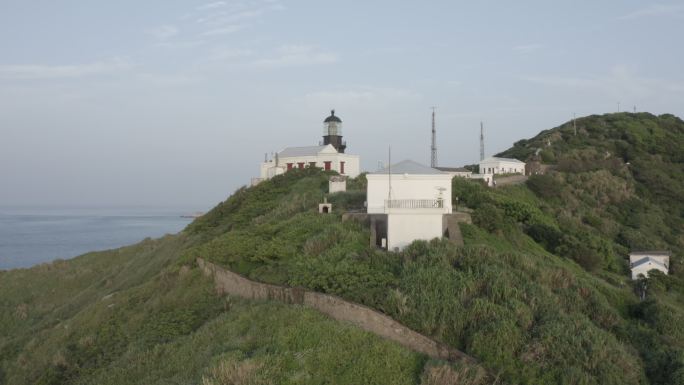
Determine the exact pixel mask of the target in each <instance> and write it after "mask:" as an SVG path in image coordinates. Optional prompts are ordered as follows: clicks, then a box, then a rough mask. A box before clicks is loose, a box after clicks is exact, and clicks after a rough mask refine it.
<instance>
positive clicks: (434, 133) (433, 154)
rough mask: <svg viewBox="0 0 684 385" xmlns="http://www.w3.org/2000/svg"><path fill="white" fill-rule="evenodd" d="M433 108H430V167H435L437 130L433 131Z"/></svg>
mask: <svg viewBox="0 0 684 385" xmlns="http://www.w3.org/2000/svg"><path fill="white" fill-rule="evenodd" d="M435 108H436V107H432V146H431V147H430V167H432V168H434V167H437V130H436V129H435Z"/></svg>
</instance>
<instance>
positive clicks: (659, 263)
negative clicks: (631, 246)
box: [629, 251, 670, 280]
mask: <svg viewBox="0 0 684 385" xmlns="http://www.w3.org/2000/svg"><path fill="white" fill-rule="evenodd" d="M629 267H630V268H631V269H632V279H634V280H635V279H638V278H639V275H643V276H644V277H646V278H648V272H649V271H651V270H660V271H662V272H663V273H664V274H667V273H668V270H669V268H670V253H669V252H667V251H634V252H631V253H629Z"/></svg>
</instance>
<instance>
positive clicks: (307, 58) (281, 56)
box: [255, 45, 338, 68]
mask: <svg viewBox="0 0 684 385" xmlns="http://www.w3.org/2000/svg"><path fill="white" fill-rule="evenodd" d="M277 54H278V56H277V57H274V58H267V59H260V60H257V61H256V62H255V64H256V65H258V66H260V67H267V68H278V67H299V66H310V65H318V64H331V63H335V62H337V61H338V56H337V54H336V53H333V52H325V51H321V50H320V49H319V48H318V47H316V46H312V45H284V46H281V47H280V48H278V50H277Z"/></svg>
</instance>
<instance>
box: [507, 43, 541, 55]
mask: <svg viewBox="0 0 684 385" xmlns="http://www.w3.org/2000/svg"><path fill="white" fill-rule="evenodd" d="M542 47H543V45H541V44H536V43H535V44H522V45H516V46H514V47H512V50H513V51H515V52H517V53H521V54H527V53H532V52H535V51H538V50H540V49H541V48H542Z"/></svg>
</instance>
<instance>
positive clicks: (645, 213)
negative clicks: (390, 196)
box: [0, 114, 684, 385]
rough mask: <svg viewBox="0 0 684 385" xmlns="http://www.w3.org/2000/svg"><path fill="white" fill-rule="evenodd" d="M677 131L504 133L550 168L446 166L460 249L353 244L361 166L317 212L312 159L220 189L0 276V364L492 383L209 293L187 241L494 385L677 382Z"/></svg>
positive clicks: (593, 123) (23, 370) (30, 370)
mask: <svg viewBox="0 0 684 385" xmlns="http://www.w3.org/2000/svg"><path fill="white" fill-rule="evenodd" d="M570 130H572V131H570ZM682 140H684V123H683V122H682V121H681V120H679V119H677V118H675V117H672V116H669V115H668V116H661V117H654V116H652V115H648V114H636V115H634V114H610V115H604V116H599V117H588V118H583V119H580V120H579V121H578V134H577V135H575V134H574V130H573V129H572V127H571V126H568V125H567V124H566V125H563V126H561V127H559V128H557V129H553V130H549V131H546V132H543V133H541V134H540V135H539V136H538V137H536V138H533V139H530V140H527V141H521V142H518V143H516V145H515V146H514V147H513V148H512V149H511V150H509V151H507V152H506V153H504V154H503V155H506V156H516V157H519V158H521V159H528V158H529V159H536V158H535V157H539V159H541V160H543V161H545V162H546V163H551V164H552V165H553V166H554V168H555V170H554V171H552V172H549V173H547V174H546V175H541V176H534V177H532V178H530V180H529V181H528V183H527V184H525V185H519V186H508V187H504V188H499V189H488V188H485V187H484V186H482V185H479V184H477V183H475V182H472V181H466V180H461V179H458V178H457V179H455V180H454V182H453V194H454V201H456V199H455V198H458V202H459V204H462V205H467V206H468V207H470V208H472V209H473V210H474V212H473V219H474V224H473V225H463V226H462V232H463V235H464V240H465V243H466V245H465V247H456V246H454V245H452V244H450V243H449V242H447V241H443V240H442V241H438V240H434V241H431V242H424V241H419V242H414V243H413V244H412V245H411V246H410V247H408V248H407V249H406V250H404V251H403V252H400V253H387V252H383V251H379V250H376V249H373V248H370V247H369V246H368V237H369V233H368V229H367V228H365V227H364V226H363V225H361V224H359V223H356V222H353V221H348V222H342V221H341V214H340V213H341V212H343V211H344V210H346V209H360V208H362V207H363V201H364V194H363V189H364V186H365V178H364V177H363V176H361V177H359V178H357V179H356V180H352V181H350V183H349V187H350V190H351V191H348V192H346V193H341V194H335V195H333V196H331V197H329V200H330V201H331V202H332V203H333V204H334V210H333V214H332V215H319V214H317V213H316V207H317V203H319V202H320V201H321V200H322V198H323V196H324V194H325V193H326V190H327V180H328V177H329V176H330V174H329V173H325V172H321V171H318V170H310V169H305V170H293V171H291V172H288V173H287V174H285V175H281V176H278V177H275V178H273V179H272V180H269V181H266V182H264V183H261V184H259V185H258V186H255V187H251V188H243V189H240V190H238V191H237V192H236V193H235V194H233V195H232V196H231V197H230V198H229V199H228V200H226V201H225V202H223V203H221V204H219V205H218V206H217V207H216V208H214V209H213V210H212V211H210V212H209V213H207V214H206V215H205V216H203V217H202V218H199V219H198V220H196V221H195V222H193V223H192V224H191V225H190V226H189V227H188V228H187V229H186V230H185V231H184V232H183V233H182V234H181V235H179V236H173V237H167V238H164V239H162V240H158V241H146V242H143V243H141V244H139V245H136V246H133V247H129V248H123V249H121V250H115V251H111V252H105V253H95V254H91V255H86V256H84V257H81V258H77V259H75V260H73V261H68V262H59V263H55V264H52V265H45V266H40V267H36V268H34V269H30V270H23V271H22V270H19V271H11V272H0V322H2V324H3V325H4V324H7V325H9V327H8V328H7V329H6V330H2V331H0V362H1V364H0V368H2V369H1V371H0V379H4V380H5V381H6V382H8V383H19V384H21V383H32V384H33V383H39V384H56V383H112V384H113V383H131V382H132V383H137V382H139V380H141V379H144V380H145V381H144V382H145V383H148V382H151V383H155V382H154V381H158V383H168V382H174V381H175V382H180V383H200V382H202V383H204V384H212V385H213V384H223V383H254V384H261V383H293V384H294V383H331V382H332V383H352V382H363V383H378V384H380V383H423V384H437V383H449V382H450V381H451V383H463V384H481V383H486V382H487V381H490V380H491V379H489V378H487V377H486V376H484V375H483V374H482V372H480V371H478V370H477V368H472V367H448V366H444V365H438V364H437V363H428V364H427V365H426V363H425V359H424V358H423V357H421V356H418V355H415V354H413V353H410V352H408V351H406V350H404V349H401V348H399V347H397V346H396V345H393V344H390V343H388V342H386V341H381V340H379V339H377V338H375V337H373V336H372V335H369V334H367V333H362V332H360V331H358V330H356V329H353V328H348V327H343V326H340V324H338V323H334V322H331V321H329V320H327V319H325V318H323V317H321V316H319V315H317V314H315V313H312V312H310V311H307V310H305V309H302V308H297V307H294V308H290V307H285V306H281V305H276V304H268V303H257V304H255V303H248V302H242V301H230V302H226V301H225V300H224V299H221V298H219V297H216V296H215V295H214V294H213V292H212V290H211V286H210V283H209V282H208V281H207V280H206V279H203V278H202V277H200V275H199V273H198V272H197V270H196V269H194V268H190V266H193V263H194V262H193V261H194V259H195V258H196V257H198V256H201V257H204V258H207V259H209V260H211V261H213V262H216V263H219V264H221V265H224V266H226V267H228V268H230V269H231V270H234V271H237V272H239V273H241V274H244V275H246V276H248V277H250V278H252V279H255V280H260V281H264V282H269V283H276V284H285V285H292V286H303V287H306V288H309V289H313V290H318V291H321V292H326V293H331V294H335V295H339V296H341V297H344V298H347V299H349V300H352V301H355V302H359V303H363V304H365V305H368V306H370V307H373V308H375V309H378V310H380V311H383V312H385V313H386V314H388V315H390V316H392V317H393V318H395V319H397V320H399V321H400V322H402V323H404V324H406V325H408V326H409V327H411V328H413V329H414V330H417V331H419V332H422V333H424V334H426V335H430V336H432V337H433V338H435V339H437V340H440V341H442V342H444V343H446V344H449V345H451V346H453V347H456V348H458V349H461V350H464V351H466V352H467V353H469V354H471V355H473V356H475V357H477V358H479V359H480V360H482V362H483V364H484V365H485V366H486V367H487V368H489V369H490V370H492V371H493V372H494V373H496V374H497V375H498V376H499V378H500V380H502V381H504V382H507V383H519V384H540V383H544V384H556V383H557V384H616V385H617V384H620V385H622V384H684V326H682V325H684V304H683V302H682V301H683V298H684V297H683V296H684V290H683V289H682V288H683V287H684V285H683V284H682V268H681V266H682V264H681V263H680V259H679V258H680V257H681V252H682V245H683V242H684V237H682V233H683V232H684V225H683V224H682V216H681V215H679V216H678V215H677V213H681V208H682V202H684V200H683V199H681V198H682V197H681V193H682V191H684V188H681V189H680V187H682V186H681V185H680V184H678V183H682V182H681V180H682V179H679V176H680V174H681V173H683V172H684V170H682V167H681V164H682V162H681V161H682V158H681V156H683V155H682V154H681V153H680V152H679V151H678V150H681V148H684V144H682ZM680 144H682V145H680ZM654 166H657V171H655V172H653V173H649V172H647V171H648V169H649V168H650V167H654ZM669 182H672V184H667V183H669ZM663 184H666V185H665V186H663ZM654 185H657V186H655V187H654ZM652 247H653V248H669V249H671V250H673V252H674V253H675V258H674V260H673V262H672V271H673V273H674V274H673V275H671V276H662V275H654V276H653V277H652V278H649V279H648V280H643V281H639V282H637V283H636V284H633V283H632V282H631V280H629V278H628V275H627V272H628V267H627V264H626V261H625V255H626V253H627V252H628V251H629V250H630V249H632V248H652ZM644 288H647V292H646V293H647V296H646V297H647V299H646V300H645V301H641V300H639V296H638V295H637V294H640V293H643V290H644ZM214 337H215V338H214ZM360 352H363V354H360ZM356 370H358V371H360V373H361V374H360V375H359V374H357V373H356V372H355V371H356ZM464 377H467V378H466V379H463V378H464ZM231 381H232V382H231ZM457 381H461V382H457ZM0 382H1V381H0Z"/></svg>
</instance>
